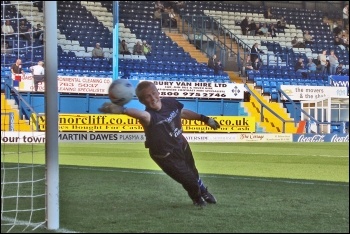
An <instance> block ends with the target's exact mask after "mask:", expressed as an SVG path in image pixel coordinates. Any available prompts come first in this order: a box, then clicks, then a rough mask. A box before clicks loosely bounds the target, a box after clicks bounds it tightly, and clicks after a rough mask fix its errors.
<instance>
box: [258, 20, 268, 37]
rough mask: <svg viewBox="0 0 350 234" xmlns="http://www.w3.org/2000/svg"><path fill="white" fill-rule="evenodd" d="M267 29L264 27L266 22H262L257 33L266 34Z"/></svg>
mask: <svg viewBox="0 0 350 234" xmlns="http://www.w3.org/2000/svg"><path fill="white" fill-rule="evenodd" d="M268 31H269V29H268V28H267V27H266V23H264V24H263V25H262V26H261V27H260V28H259V29H258V34H259V35H264V36H267V33H268Z"/></svg>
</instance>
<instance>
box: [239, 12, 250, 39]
mask: <svg viewBox="0 0 350 234" xmlns="http://www.w3.org/2000/svg"><path fill="white" fill-rule="evenodd" d="M240 26H241V29H242V34H243V35H247V31H248V29H249V17H248V16H246V17H245V18H244V20H242V22H241V25H240Z"/></svg>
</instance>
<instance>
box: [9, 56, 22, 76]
mask: <svg viewBox="0 0 350 234" xmlns="http://www.w3.org/2000/svg"><path fill="white" fill-rule="evenodd" d="M11 74H12V80H16V77H18V76H19V77H22V75H23V76H24V71H23V69H22V60H20V59H17V60H16V63H14V64H13V65H12V66H11Z"/></svg>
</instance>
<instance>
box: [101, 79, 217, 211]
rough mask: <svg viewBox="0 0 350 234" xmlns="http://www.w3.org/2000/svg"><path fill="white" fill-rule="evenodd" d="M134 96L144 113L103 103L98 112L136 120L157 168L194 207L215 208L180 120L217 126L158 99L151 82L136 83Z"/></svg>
mask: <svg viewBox="0 0 350 234" xmlns="http://www.w3.org/2000/svg"><path fill="white" fill-rule="evenodd" d="M135 93H136V96H137V97H138V99H139V101H140V103H142V104H143V105H145V106H146V109H145V110H144V111H141V110H138V109H135V108H125V107H123V106H118V105H116V104H113V103H110V102H106V103H104V104H103V106H102V107H101V108H99V111H100V112H103V113H114V114H126V115H128V116H131V117H134V118H137V119H139V121H140V123H141V125H142V126H143V128H144V131H145V135H146V142H145V147H146V148H148V149H149V154H150V156H151V158H152V159H153V160H154V161H155V162H156V163H157V165H158V166H159V167H160V168H161V169H162V170H163V171H164V172H165V173H166V174H167V175H169V176H170V177H171V178H173V179H174V180H175V181H177V182H178V183H180V184H181V185H182V186H183V188H184V189H185V190H186V191H187V194H188V196H189V197H190V198H191V199H192V201H193V204H194V205H197V206H205V205H206V204H207V203H211V204H215V203H216V198H215V197H214V196H213V195H212V194H211V193H209V191H208V189H207V187H205V185H204V184H203V182H202V180H201V178H200V177H199V174H198V170H197V168H196V165H195V161H194V158H193V155H192V151H191V148H190V146H189V144H188V142H187V140H186V138H185V137H184V136H183V135H182V125H181V118H184V119H189V120H200V121H202V122H204V123H205V124H207V125H208V126H210V127H211V128H213V129H217V128H219V127H220V125H219V124H218V123H217V122H216V121H215V120H214V119H212V118H209V117H207V116H204V115H200V114H197V113H195V112H193V111H190V110H187V109H184V108H183V107H184V105H183V104H182V103H180V102H179V101H177V100H176V99H174V98H160V97H159V92H158V90H157V88H156V86H155V85H154V84H153V83H152V82H149V81H143V82H141V83H139V84H138V86H137V87H136V90H135Z"/></svg>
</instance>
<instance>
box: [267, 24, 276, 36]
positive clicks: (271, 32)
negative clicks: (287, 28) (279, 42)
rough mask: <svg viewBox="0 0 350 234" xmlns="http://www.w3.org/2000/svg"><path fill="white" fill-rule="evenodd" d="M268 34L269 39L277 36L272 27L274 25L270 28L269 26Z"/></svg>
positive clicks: (273, 26) (272, 25)
mask: <svg viewBox="0 0 350 234" xmlns="http://www.w3.org/2000/svg"><path fill="white" fill-rule="evenodd" d="M268 32H269V35H270V36H271V37H277V34H276V33H277V28H275V25H274V24H271V26H270V28H269V30H268Z"/></svg>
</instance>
